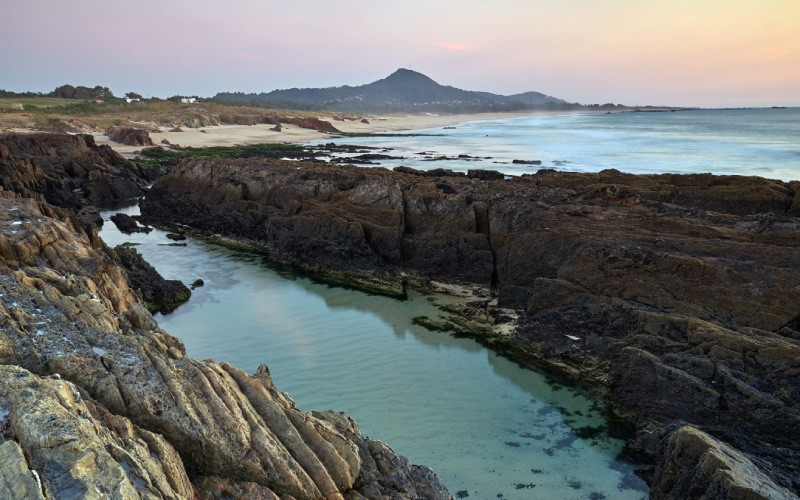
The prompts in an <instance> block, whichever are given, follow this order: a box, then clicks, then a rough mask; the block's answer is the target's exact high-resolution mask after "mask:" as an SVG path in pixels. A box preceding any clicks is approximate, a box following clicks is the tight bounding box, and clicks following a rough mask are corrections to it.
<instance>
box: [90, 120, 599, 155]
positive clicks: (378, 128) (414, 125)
mask: <svg viewBox="0 0 800 500" xmlns="http://www.w3.org/2000/svg"><path fill="white" fill-rule="evenodd" d="M585 113H592V112H591V111H586V110H581V111H519V112H504V113H469V114H458V115H436V114H419V115H415V114H388V115H368V116H367V118H366V120H367V121H368V122H369V123H362V122H361V121H360V120H349V119H348V120H341V121H340V120H334V119H333V117H332V116H321V117H320V119H322V120H325V121H328V122H330V123H331V124H332V125H333V126H334V127H336V128H337V129H339V130H340V131H341V132H343V133H356V134H376V133H385V132H404V131H411V130H420V129H428V128H436V127H450V126H457V125H459V124H461V123H465V122H472V121H482V120H500V119H508V118H523V117H528V116H560V115H573V114H585ZM273 127H274V125H271V124H259V125H216V126H210V127H199V128H188V127H187V128H184V129H183V132H169V131H168V129H167V128H166V127H161V129H162V130H161V131H159V132H150V138H151V139H152V140H153V143H154V144H156V145H161V144H162V142H161V141H162V140H165V139H166V140H167V141H169V142H170V143H171V144H174V145H179V146H183V147H209V146H239V145H250V144H277V143H286V142H288V143H298V142H306V141H315V140H320V139H325V138H330V137H336V136H337V135H336V134H332V133H327V132H319V131H317V130H312V129H307V128H300V127H298V126H297V125H292V124H281V127H282V130H281V132H275V131H272V130H270V129H271V128H273ZM92 135H94V138H95V142H96V143H97V144H98V145H108V146H110V147H111V148H112V149H113V150H114V151H116V152H117V153H120V154H122V155H123V156H126V157H130V156H131V155H134V154H135V153H137V152H138V151H141V149H142V146H126V145H124V144H119V143H117V142H113V141H111V140H110V139H109V138H108V136H107V135H104V134H92Z"/></svg>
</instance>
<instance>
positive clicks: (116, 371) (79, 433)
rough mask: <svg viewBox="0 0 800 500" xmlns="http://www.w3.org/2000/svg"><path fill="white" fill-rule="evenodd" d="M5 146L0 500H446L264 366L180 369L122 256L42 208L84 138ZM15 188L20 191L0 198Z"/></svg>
mask: <svg viewBox="0 0 800 500" xmlns="http://www.w3.org/2000/svg"><path fill="white" fill-rule="evenodd" d="M73 141H74V142H73ZM9 142H11V143H13V144H14V145H15V147H18V145H19V144H26V148H27V149H25V148H20V149H19V150H18V151H11V152H10V153H9V154H5V155H4V156H3V157H2V159H3V161H4V163H3V164H0V178H2V179H4V183H3V186H4V188H3V190H0V496H2V497H3V498H10V499H13V498H60V497H64V496H70V497H76V498H98V499H99V498H275V499H277V498H279V497H280V498H287V497H289V496H291V497H294V498H298V499H299V498H328V499H334V498H348V499H350V498H353V499H356V498H365V497H366V498H450V495H449V493H448V492H447V490H446V489H445V488H444V486H443V485H442V484H441V482H440V481H439V479H438V478H437V477H436V475H435V474H434V473H433V472H432V471H431V470H430V469H427V468H425V467H421V466H416V465H412V464H410V463H409V462H408V460H406V459H405V458H403V457H401V456H399V455H397V454H396V453H395V452H394V451H392V449H391V448H389V447H388V446H387V445H385V444H383V443H380V442H377V441H373V440H370V439H368V438H366V437H364V436H362V435H361V434H360V432H359V431H358V427H357V426H356V424H355V422H353V421H352V420H351V419H350V418H348V417H347V416H346V415H344V414H341V413H336V412H331V411H328V412H312V413H304V412H301V411H300V410H299V409H298V408H297V407H296V406H295V404H294V403H293V401H292V400H291V399H290V397H289V396H288V395H287V394H285V393H282V392H280V391H278V390H277V388H276V387H275V386H274V384H273V383H272V380H271V378H270V375H269V370H268V369H267V368H266V366H262V367H260V368H259V370H258V371H257V372H256V373H255V374H252V375H248V374H246V373H244V372H242V371H241V370H238V369H237V368H235V367H233V366H231V365H229V364H227V363H216V362H214V361H213V360H204V361H200V360H195V359H192V358H191V357H189V356H187V355H186V351H185V348H184V346H183V344H182V342H181V341H180V340H179V339H176V338H175V337H172V336H170V335H169V334H168V333H166V332H165V331H163V330H162V329H160V328H159V327H158V325H157V323H156V321H155V320H154V319H153V317H152V316H151V314H150V313H149V312H148V311H147V309H146V308H145V306H144V304H143V303H142V301H141V300H140V298H139V297H138V296H137V295H136V293H134V291H133V289H132V288H131V286H130V284H129V277H128V273H127V272H126V270H125V269H124V268H123V266H122V265H120V263H119V259H120V258H121V257H120V253H121V252H122V250H117V251H115V250H112V249H110V248H108V247H107V246H106V245H105V244H104V243H103V242H102V240H100V239H99V238H97V235H96V231H93V227H94V226H92V225H91V224H88V225H82V224H81V222H80V221H79V220H78V219H77V217H76V216H75V215H74V213H72V212H71V211H69V210H67V209H64V208H59V207H54V206H52V205H50V204H49V203H47V202H46V201H45V199H47V195H50V196H52V195H53V193H58V192H60V191H58V190H57V189H56V188H57V187H63V186H64V184H65V183H66V182H67V180H65V178H64V177H67V178H69V177H71V176H69V175H63V174H62V178H60V179H59V177H58V175H57V174H56V173H57V172H65V167H64V164H68V163H69V162H70V158H71V157H72V152H73V149H72V148H76V149H79V150H80V149H81V148H87V150H88V151H90V153H89V154H100V153H99V152H97V151H96V150H95V149H94V148H92V147H91V146H90V145H89V144H88V143H87V141H86V139H85V138H82V137H67V136H54V137H44V136H30V137H23V138H20V137H13V138H11V139H10V140H9V138H8V137H0V151H2V146H5V147H6V148H8V143H9ZM53 144H56V145H62V146H63V145H68V146H69V148H62V149H60V150H59V149H58V148H57V147H55V146H52V145H53ZM6 151H8V149H7V150H6ZM26 151H27V153H26ZM31 151H33V152H35V153H36V154H33V155H32V154H30V152H31ZM40 153H44V154H40ZM26 155H27V156H26ZM40 156H47V157H48V158H49V160H48V161H47V166H48V168H49V171H48V175H47V176H45V175H43V174H42V173H41V170H42V169H41V168H39V169H38V170H37V165H38V162H41V160H40V159H39V157H40ZM31 157H36V158H37V159H36V160H34V161H31V160H29V158H31ZM109 159H110V160H114V161H116V158H115V157H114V156H113V155H109ZM59 162H61V166H60V167H58V166H57V165H56V164H57V163H59ZM20 165H23V166H24V165H29V166H30V169H29V171H27V172H25V171H23V173H28V174H30V175H29V176H28V177H21V176H20V175H19V173H20V169H18V167H19V166H20ZM13 176H17V177H15V178H16V179H19V178H22V179H24V180H25V182H22V181H21V182H18V183H16V184H14V183H11V184H9V185H8V186H9V187H10V188H11V189H10V190H9V189H6V187H5V186H7V184H6V183H5V179H7V178H11V177H13ZM41 179H45V180H44V181H42V180H41ZM133 180H134V181H135V180H136V179H135V178H134V179H133ZM59 181H60V182H59ZM134 184H135V185H137V186H138V184H136V182H134ZM90 185H91V184H90ZM67 187H69V185H67ZM15 188H16V189H19V191H18V192H15V191H16V189H15ZM37 188H42V192H41V193H40V192H39V191H36V189H37ZM89 194H91V191H90V192H89ZM31 196H33V197H34V198H32V197H31ZM56 199H57V198H56ZM70 200H71V198H68V199H66V201H67V202H69V203H65V205H67V206H73V205H81V203H86V201H85V200H84V201H83V202H81V203H78V202H70Z"/></svg>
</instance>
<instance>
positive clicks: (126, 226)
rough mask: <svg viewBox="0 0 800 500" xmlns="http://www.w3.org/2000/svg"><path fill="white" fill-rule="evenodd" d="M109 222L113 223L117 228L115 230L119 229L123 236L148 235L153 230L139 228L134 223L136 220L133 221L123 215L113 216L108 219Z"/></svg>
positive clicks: (143, 227)
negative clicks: (133, 234) (132, 234)
mask: <svg viewBox="0 0 800 500" xmlns="http://www.w3.org/2000/svg"><path fill="white" fill-rule="evenodd" d="M110 220H111V222H113V223H114V225H115V226H117V229H119V230H120V231H121V232H123V233H125V234H131V233H149V232H150V231H152V230H153V228H152V227H148V226H140V225H139V224H138V223H137V222H136V219H134V218H133V217H131V216H130V215H128V214H123V213H118V214H114V215H112V216H111V217H110Z"/></svg>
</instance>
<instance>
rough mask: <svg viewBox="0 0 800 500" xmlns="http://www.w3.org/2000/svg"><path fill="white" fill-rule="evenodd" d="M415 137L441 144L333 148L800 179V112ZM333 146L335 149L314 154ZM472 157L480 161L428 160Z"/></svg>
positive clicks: (539, 123) (476, 164) (621, 117)
mask: <svg viewBox="0 0 800 500" xmlns="http://www.w3.org/2000/svg"><path fill="white" fill-rule="evenodd" d="M415 132H421V133H429V134H439V135H438V136H434V137H354V138H343V139H335V140H333V142H336V143H337V144H345V143H346V144H357V145H365V146H387V147H391V148H393V151H392V152H391V153H390V154H392V155H393V156H403V157H404V159H402V160H389V161H382V162H381V164H383V165H385V166H388V167H394V166H398V165H406V166H410V167H414V168H419V169H430V168H450V169H453V170H462V171H465V170H467V169H470V168H488V169H495V170H499V171H502V172H503V173H506V174H511V175H520V174H524V173H533V172H535V171H536V170H537V169H539V168H554V169H556V170H565V171H577V172H597V171H599V170H603V169H606V168H616V169H618V170H621V171H623V172H631V173H640V174H644V173H697V172H712V173H715V174H731V175H759V176H762V177H768V178H773V179H781V180H784V181H788V180H797V179H800V108H788V109H771V108H768V109H766V108H765V109H741V110H692V111H676V112H666V113H616V114H573V115H560V116H539V117H523V118H511V119H502V120H489V121H474V122H466V123H462V124H460V125H458V126H457V127H456V128H455V129H443V128H436V129H427V130H422V131H415ZM326 142H331V139H327V140H323V141H316V142H313V143H311V144H315V143H326ZM420 153H424V154H420ZM464 154H465V155H470V156H478V157H481V159H480V160H478V161H474V160H469V159H456V160H446V161H429V160H428V159H426V158H425V157H426V156H428V157H436V156H439V155H446V156H450V157H457V156H458V155H464ZM485 157H491V158H489V159H487V158H485ZM515 159H516V160H541V162H542V165H541V166H526V165H514V164H512V163H511V162H512V161H513V160H515Z"/></svg>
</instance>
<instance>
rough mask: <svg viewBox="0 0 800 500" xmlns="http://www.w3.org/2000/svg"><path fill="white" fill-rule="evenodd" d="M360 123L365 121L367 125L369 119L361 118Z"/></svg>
mask: <svg viewBox="0 0 800 500" xmlns="http://www.w3.org/2000/svg"><path fill="white" fill-rule="evenodd" d="M361 123H366V124H367V125H369V120H367V119H366V118H362V119H361Z"/></svg>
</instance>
